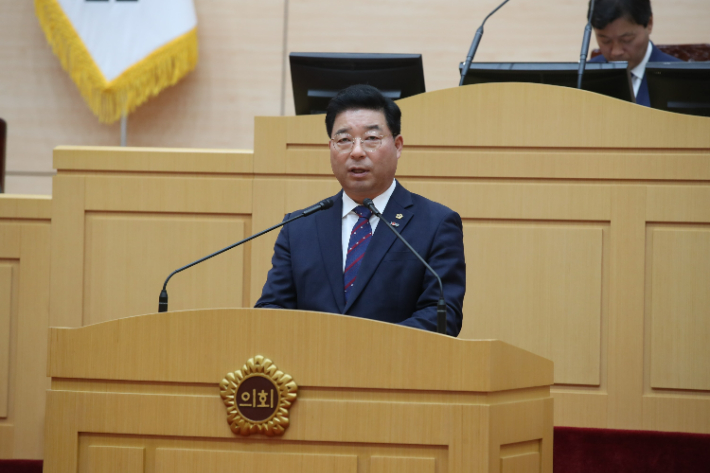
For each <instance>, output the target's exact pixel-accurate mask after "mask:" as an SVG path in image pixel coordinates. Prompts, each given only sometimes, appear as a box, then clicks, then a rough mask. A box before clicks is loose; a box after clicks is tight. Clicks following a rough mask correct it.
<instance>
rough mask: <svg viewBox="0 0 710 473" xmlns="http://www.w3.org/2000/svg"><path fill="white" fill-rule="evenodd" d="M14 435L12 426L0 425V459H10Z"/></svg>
mask: <svg viewBox="0 0 710 473" xmlns="http://www.w3.org/2000/svg"><path fill="white" fill-rule="evenodd" d="M14 433H15V429H14V426H12V425H8V424H0V459H2V460H4V459H7V458H12V453H13V452H12V450H13V448H12V447H13V446H14V444H15V439H14V437H13V434H14Z"/></svg>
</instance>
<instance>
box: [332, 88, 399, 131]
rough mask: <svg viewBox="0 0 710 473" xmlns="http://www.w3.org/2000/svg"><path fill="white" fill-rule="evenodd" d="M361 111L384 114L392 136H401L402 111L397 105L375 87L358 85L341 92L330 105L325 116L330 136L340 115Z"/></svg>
mask: <svg viewBox="0 0 710 473" xmlns="http://www.w3.org/2000/svg"><path fill="white" fill-rule="evenodd" d="M361 109H365V110H375V111H377V112H382V113H383V114H384V116H385V120H387V127H388V128H389V129H390V131H391V132H392V136H397V135H399V133H400V130H401V128H402V111H401V110H400V109H399V107H398V106H397V104H396V103H394V101H393V100H392V99H390V98H388V97H385V96H384V95H382V92H380V91H379V90H378V89H376V88H375V87H372V86H371V85H365V84H358V85H351V86H350V87H348V88H347V89H343V90H341V91H340V92H338V94H337V95H336V96H335V97H333V98H332V100H331V101H330V103H329V104H328V108H327V110H326V114H325V129H326V130H327V131H328V136H332V133H333V124H334V123H335V118H336V117H337V116H338V115H340V114H341V113H343V112H346V111H348V110H361Z"/></svg>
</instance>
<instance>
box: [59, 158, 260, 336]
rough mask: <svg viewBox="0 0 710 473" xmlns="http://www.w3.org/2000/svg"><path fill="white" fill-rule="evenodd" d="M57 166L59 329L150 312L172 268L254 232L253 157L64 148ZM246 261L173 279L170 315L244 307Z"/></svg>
mask: <svg viewBox="0 0 710 473" xmlns="http://www.w3.org/2000/svg"><path fill="white" fill-rule="evenodd" d="M124 157H125V159H124ZM173 158H174V159H173ZM55 163H56V165H57V167H58V171H59V172H58V174H57V176H56V177H55V181H56V182H55V199H56V200H57V202H58V204H57V205H56V209H55V213H54V216H53V229H54V235H55V236H56V238H54V239H53V241H52V245H53V250H52V265H53V266H52V268H53V271H55V274H56V275H57V276H56V277H53V279H52V298H53V299H52V301H53V303H52V315H51V317H52V324H53V325H61V326H81V325H84V324H91V323H97V322H102V321H106V320H112V319H115V318H119V317H125V316H128V315H136V314H140V313H149V312H153V311H155V310H156V307H157V300H158V295H159V293H160V289H161V287H162V284H163V282H164V281H165V278H167V276H168V275H169V274H170V273H171V272H172V271H173V270H175V269H177V268H179V267H182V266H184V265H186V264H188V263H190V262H191V261H194V260H196V259H198V258H200V257H202V256H205V255H207V254H210V253H212V252H214V251H217V250H219V249H221V248H223V247H226V246H228V245H230V244H232V243H235V242H237V241H239V240H241V239H242V238H244V237H245V236H246V235H248V234H251V233H252V231H251V228H252V222H251V213H252V212H251V209H252V195H253V188H252V186H253V178H252V163H253V160H252V153H250V152H243V151H233V152H232V151H210V150H195V151H194V153H193V152H189V151H187V150H173V149H161V150H148V149H144V148H132V149H131V148H129V149H116V148H107V149H103V148H89V147H79V148H71V147H60V148H58V149H56V150H55ZM250 264H251V251H250V248H249V244H246V245H244V246H242V247H240V248H236V249H233V250H231V251H230V252H229V253H227V254H225V255H223V256H221V257H220V258H217V259H214V260H211V261H206V262H205V263H203V264H201V265H200V266H199V267H196V268H195V269H191V270H190V271H189V272H185V273H184V274H180V275H179V276H176V278H175V279H174V281H171V284H170V285H169V286H168V293H169V294H172V296H173V297H172V298H171V300H170V302H171V304H170V308H171V309H173V310H175V309H185V308H196V307H241V306H243V305H248V304H249V288H250V283H251V278H250V277H249V275H250ZM60 275H61V276H60Z"/></svg>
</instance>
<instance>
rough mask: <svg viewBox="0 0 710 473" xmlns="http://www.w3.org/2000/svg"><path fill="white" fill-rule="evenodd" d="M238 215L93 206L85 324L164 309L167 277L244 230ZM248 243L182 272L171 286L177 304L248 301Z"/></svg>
mask: <svg viewBox="0 0 710 473" xmlns="http://www.w3.org/2000/svg"><path fill="white" fill-rule="evenodd" d="M248 224H249V222H248V220H247V221H244V219H243V218H240V217H233V216H229V217H227V216H214V215H200V214H193V215H190V214H188V215H171V214H166V213H162V214H160V213H158V214H151V213H149V214H139V213H127V212H121V213H106V212H96V213H95V212H87V213H86V222H85V235H86V237H85V248H84V250H85V253H84V288H83V294H84V303H83V306H84V318H83V325H89V324H94V323H98V322H104V321H106V320H113V319H117V318H120V317H127V316H130V315H138V314H147V313H152V312H156V311H157V310H158V295H159V294H160V290H161V288H162V286H163V281H165V278H166V277H167V276H168V275H169V274H170V273H171V272H172V271H173V270H175V269H177V268H179V267H182V266H184V265H186V264H188V263H190V262H192V261H194V260H197V259H199V258H201V257H202V256H205V255H206V254H209V253H212V252H214V251H217V250H219V249H221V248H224V247H226V246H228V245H230V244H232V243H234V242H236V241H239V240H241V239H242V238H244V237H245V236H247V235H245V231H244V229H245V225H248ZM243 271H244V248H243V247H238V248H235V249H233V250H230V251H229V252H228V253H225V254H224V255H221V256H220V257H219V258H214V259H211V260H208V261H205V262H204V263H201V264H200V265H198V266H196V267H194V268H192V269H191V270H190V271H186V272H183V273H181V274H178V275H176V276H175V277H174V278H173V279H171V281H170V284H169V285H168V294H169V295H170V299H169V301H170V309H171V310H180V309H193V308H207V307H241V306H242V305H243V301H242V291H241V290H240V289H241V288H242V287H243Z"/></svg>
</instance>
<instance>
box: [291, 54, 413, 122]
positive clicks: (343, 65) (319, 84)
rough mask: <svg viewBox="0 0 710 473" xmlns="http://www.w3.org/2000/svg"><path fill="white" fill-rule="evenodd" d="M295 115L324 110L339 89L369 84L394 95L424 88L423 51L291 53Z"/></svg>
mask: <svg viewBox="0 0 710 473" xmlns="http://www.w3.org/2000/svg"><path fill="white" fill-rule="evenodd" d="M289 62H290V64H291V82H292V84H293V101H294V103H295V105H296V115H308V114H315V113H325V110H326V108H327V106H328V102H330V99H332V98H333V97H335V94H337V93H338V91H340V90H342V89H344V88H346V87H349V86H351V85H355V84H369V85H372V86H374V87H377V88H378V89H380V90H381V91H382V93H383V94H384V95H385V96H387V97H389V98H391V99H393V100H397V99H402V98H405V97H411V96H412V95H417V94H421V93H422V92H425V91H426V90H425V88H424V68H423V66H422V55H421V54H362V53H291V54H289Z"/></svg>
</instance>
